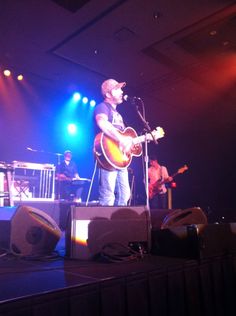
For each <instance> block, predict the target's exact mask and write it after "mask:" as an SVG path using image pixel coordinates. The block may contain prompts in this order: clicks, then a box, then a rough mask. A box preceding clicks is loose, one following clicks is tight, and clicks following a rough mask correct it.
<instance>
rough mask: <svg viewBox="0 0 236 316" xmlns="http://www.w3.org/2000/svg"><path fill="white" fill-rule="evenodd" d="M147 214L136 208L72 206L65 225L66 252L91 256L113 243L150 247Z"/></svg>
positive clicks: (144, 249) (144, 210) (74, 255)
mask: <svg viewBox="0 0 236 316" xmlns="http://www.w3.org/2000/svg"><path fill="white" fill-rule="evenodd" d="M150 233H151V229H150V214H149V211H148V210H147V209H146V207H145V206H138V207H109V206H105V207H101V206H98V207H76V206H74V205H72V206H71V211H70V213H69V216H68V222H67V227H66V255H67V256H68V257H71V258H76V259H82V260H87V259H92V258H93V257H94V256H96V255H98V254H99V253H100V252H101V250H102V248H103V247H104V246H106V245H109V244H112V243H119V244H122V245H123V246H125V247H134V248H135V247H141V248H142V249H143V251H144V252H147V251H148V250H149V248H150V237H151V236H150Z"/></svg>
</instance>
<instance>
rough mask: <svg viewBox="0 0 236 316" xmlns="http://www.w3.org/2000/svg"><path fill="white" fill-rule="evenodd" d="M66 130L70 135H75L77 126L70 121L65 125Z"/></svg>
mask: <svg viewBox="0 0 236 316" xmlns="http://www.w3.org/2000/svg"><path fill="white" fill-rule="evenodd" d="M67 130H68V133H69V134H70V135H75V134H76V132H77V127H76V125H75V124H74V123H70V124H68V126H67Z"/></svg>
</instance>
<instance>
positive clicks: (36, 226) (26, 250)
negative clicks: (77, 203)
mask: <svg viewBox="0 0 236 316" xmlns="http://www.w3.org/2000/svg"><path fill="white" fill-rule="evenodd" d="M60 237H61V230H60V228H59V227H58V225H57V224H56V222H55V221H54V220H53V219H52V218H51V217H50V216H49V215H47V214H46V213H45V212H43V211H41V210H38V209H36V208H33V207H30V206H24V205H20V206H18V207H4V208H1V209H0V249H2V250H7V251H10V252H12V253H14V254H16V255H20V256H32V255H33V256H34V255H47V254H50V253H51V252H52V251H53V250H54V247H55V246H56V244H57V242H58V241H59V239H60Z"/></svg>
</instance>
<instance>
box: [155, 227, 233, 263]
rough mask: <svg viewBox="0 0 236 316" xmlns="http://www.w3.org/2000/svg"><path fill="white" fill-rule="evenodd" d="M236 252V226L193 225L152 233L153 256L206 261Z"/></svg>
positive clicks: (158, 230)
mask: <svg viewBox="0 0 236 316" xmlns="http://www.w3.org/2000/svg"><path fill="white" fill-rule="evenodd" d="M235 251H236V223H228V224H209V225H207V224H195V225H194V224H193V225H185V226H174V227H169V228H166V229H153V230H152V249H151V252H152V253H153V254H156V255H159V256H170V257H179V258H192V259H203V258H210V257H214V256H221V255H224V254H228V253H234V252H235Z"/></svg>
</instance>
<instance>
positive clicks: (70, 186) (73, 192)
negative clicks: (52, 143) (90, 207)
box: [56, 150, 84, 203]
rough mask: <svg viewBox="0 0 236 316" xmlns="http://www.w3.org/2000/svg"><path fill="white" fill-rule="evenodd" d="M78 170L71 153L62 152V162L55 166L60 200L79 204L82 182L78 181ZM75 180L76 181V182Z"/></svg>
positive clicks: (68, 151) (67, 151)
mask: <svg viewBox="0 0 236 316" xmlns="http://www.w3.org/2000/svg"><path fill="white" fill-rule="evenodd" d="M80 179H81V178H80V176H79V173H78V168H77V165H76V163H75V162H74V161H73V159H72V152H71V151H70V150H66V151H65V152H64V160H63V161H62V162H61V163H60V165H59V166H57V169H56V180H57V191H58V195H59V198H60V199H63V200H69V201H72V200H73V201H75V202H78V203H79V202H81V195H82V192H83V188H84V185H83V184H84V182H83V181H80ZM76 180H77V181H76Z"/></svg>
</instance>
